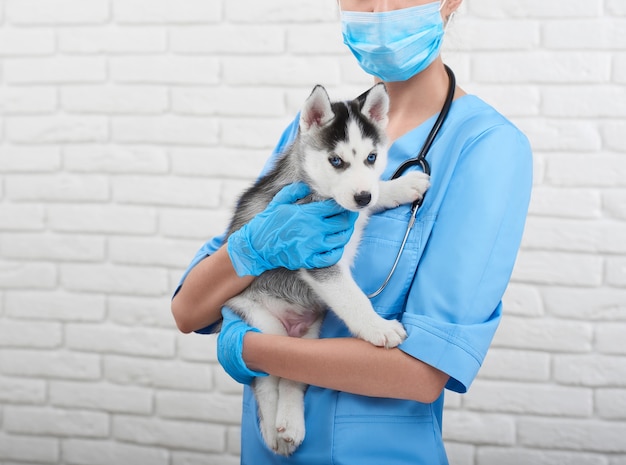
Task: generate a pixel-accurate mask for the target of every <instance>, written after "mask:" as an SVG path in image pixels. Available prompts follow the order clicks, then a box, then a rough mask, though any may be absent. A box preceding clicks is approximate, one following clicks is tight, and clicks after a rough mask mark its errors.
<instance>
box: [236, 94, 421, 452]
mask: <svg viewBox="0 0 626 465" xmlns="http://www.w3.org/2000/svg"><path fill="white" fill-rule="evenodd" d="M388 110H389V97H388V95H387V91H386V89H385V86H384V84H382V83H381V84H377V85H375V86H374V87H372V88H371V89H370V90H369V91H367V92H366V93H365V94H363V95H361V96H360V97H359V98H357V99H355V100H352V101H348V102H331V101H330V99H329V97H328V94H327V92H326V90H325V89H324V88H323V87H322V86H319V85H318V86H316V87H315V88H314V89H313V92H312V93H311V95H310V96H309V98H308V99H307V100H306V102H305V104H304V107H303V109H302V111H301V114H300V125H299V131H298V134H297V136H296V138H295V140H294V142H293V144H292V145H291V146H290V147H289V149H288V150H287V151H286V152H285V153H284V154H283V155H282V156H281V157H280V158H279V159H278V160H277V162H276V165H275V167H274V168H273V169H272V170H271V171H270V172H269V173H268V174H267V175H265V176H263V177H261V178H260V179H259V180H258V181H257V182H256V183H255V184H254V185H253V186H252V187H251V188H250V189H248V190H247V191H246V192H245V193H244V194H243V195H242V196H241V198H240V199H239V202H238V204H237V207H236V210H235V214H234V217H233V219H232V222H231V224H230V227H229V231H228V235H230V234H232V233H233V232H234V231H237V230H238V229H239V228H241V227H242V226H243V225H244V224H246V223H247V222H248V221H250V220H251V219H252V218H253V217H254V216H255V215H256V214H258V213H260V212H262V211H263V210H264V209H265V207H266V206H267V205H268V204H269V203H270V201H271V200H272V198H273V197H274V195H276V193H278V191H280V190H281V189H282V188H283V187H284V186H285V185H287V184H290V183H293V182H297V181H301V182H304V183H306V184H308V185H309V186H310V187H311V190H312V192H313V194H312V195H310V196H309V197H308V198H307V199H306V200H305V201H315V200H322V199H329V198H331V199H334V200H335V201H336V202H337V203H338V204H339V205H341V206H342V207H344V208H346V209H348V210H352V211H358V212H360V214H359V217H358V219H357V222H356V224H355V228H354V233H353V235H352V237H351V239H350V241H349V243H348V244H347V245H346V247H345V248H344V253H343V256H342V258H341V260H340V261H339V263H337V264H336V265H334V266H331V267H328V268H323V269H315V270H305V269H302V270H296V271H290V270H287V269H284V268H280V269H275V270H269V271H266V272H264V273H263V274H261V275H260V276H258V277H257V278H256V279H255V280H254V282H253V283H252V284H251V285H250V286H249V287H248V288H247V289H246V290H244V291H243V292H242V293H241V294H239V295H237V296H236V297H233V298H232V299H230V300H229V301H228V302H227V303H226V305H227V306H229V307H230V308H232V309H233V310H234V311H235V312H236V313H238V314H239V315H240V316H241V317H242V318H243V319H244V320H246V321H247V322H248V323H249V324H251V325H252V326H255V327H257V328H259V329H260V330H261V331H263V332H266V333H271V334H281V335H289V336H297V337H308V338H316V337H318V334H319V329H320V326H321V322H322V317H323V315H324V312H325V311H326V309H327V308H330V309H331V310H332V311H334V312H335V313H336V314H337V316H339V317H340V318H341V319H342V320H343V321H344V322H345V324H346V325H347V327H348V329H349V330H350V331H351V332H352V333H353V334H354V335H355V336H356V337H359V338H362V339H364V340H366V341H369V342H371V343H372V344H374V345H376V346H382V347H387V348H390V347H395V346H397V345H398V344H400V343H401V342H402V341H403V340H404V338H405V337H406V333H405V331H404V328H403V326H402V324H401V323H400V322H399V321H396V320H391V321H389V320H386V319H384V318H382V317H380V316H379V315H378V314H377V313H376V312H375V311H374V308H373V307H372V304H371V303H370V301H369V299H368V298H367V296H366V295H365V294H364V293H363V292H362V291H361V289H360V288H359V287H358V286H357V284H356V283H355V282H354V280H353V278H352V275H351V272H350V266H351V264H352V262H353V259H354V256H355V254H356V252H357V246H358V243H359V240H360V236H361V232H362V230H363V227H364V226H365V224H366V222H367V219H368V217H369V215H370V214H371V213H372V212H375V211H380V210H384V209H388V208H394V207H397V206H398V205H401V204H405V203H409V202H413V201H415V200H417V199H418V198H421V197H422V196H423V195H424V192H425V191H426V189H427V188H428V186H429V182H428V176H427V175H425V174H423V173H421V172H411V173H408V174H407V175H405V176H402V177H400V178H398V179H396V180H393V181H381V180H380V176H381V174H382V172H383V170H384V169H385V165H386V162H387V139H386V135H385V129H386V126H387V112H388ZM252 389H253V391H254V394H255V396H256V399H257V403H258V406H259V418H260V428H261V433H262V435H263V438H264V440H265V442H266V443H267V445H268V447H269V448H271V449H272V450H274V451H275V452H276V453H278V454H281V455H285V456H287V455H290V454H292V453H293V452H294V451H295V450H296V448H297V447H298V446H299V445H300V443H301V442H302V440H303V439H304V435H305V426H304V402H303V396H304V391H305V389H306V386H305V385H303V384H301V383H296V382H294V381H290V380H287V379H280V378H277V377H274V376H267V377H259V378H256V379H255V381H254V382H253V385H252Z"/></svg>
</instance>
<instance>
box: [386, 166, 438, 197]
mask: <svg viewBox="0 0 626 465" xmlns="http://www.w3.org/2000/svg"><path fill="white" fill-rule="evenodd" d="M394 181H398V182H399V185H400V187H401V188H402V189H403V194H404V195H406V196H407V197H406V198H407V199H408V200H406V201H405V202H403V203H409V202H415V201H416V200H419V199H421V198H422V197H424V193H425V192H426V190H428V188H429V187H430V176H428V175H427V174H425V173H422V172H421V171H411V172H410V173H407V174H405V175H404V176H401V177H399V178H398V179H395V180H394Z"/></svg>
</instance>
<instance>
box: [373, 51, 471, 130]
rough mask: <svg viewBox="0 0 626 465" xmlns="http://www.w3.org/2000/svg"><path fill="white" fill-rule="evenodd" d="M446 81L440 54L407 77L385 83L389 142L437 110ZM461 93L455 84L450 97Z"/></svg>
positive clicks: (446, 88) (444, 92)
mask: <svg viewBox="0 0 626 465" xmlns="http://www.w3.org/2000/svg"><path fill="white" fill-rule="evenodd" d="M449 83H450V80H449V77H448V74H447V72H446V69H445V67H444V65H443V62H442V61H441V58H437V59H436V60H435V61H434V62H433V63H432V64H431V65H430V66H429V67H428V68H426V69H425V70H424V71H422V72H421V73H419V74H417V75H415V76H413V77H412V78H411V79H409V80H407V81H401V82H387V83H385V85H386V87H387V92H388V93H389V99H390V107H389V125H388V127H387V135H388V137H389V140H390V141H391V142H393V141H394V140H396V139H397V138H399V137H400V136H402V135H403V134H405V133H407V132H408V131H411V130H412V129H414V128H415V127H417V126H419V125H420V124H422V123H423V122H424V121H426V120H427V119H429V118H430V117H431V116H433V115H435V114H437V113H439V112H440V111H441V107H442V106H443V104H444V102H445V100H446V96H447V95H448V86H449ZM462 95H465V92H464V91H463V90H462V89H460V88H459V87H457V88H456V90H455V95H454V98H455V99H456V98H458V97H460V96H462Z"/></svg>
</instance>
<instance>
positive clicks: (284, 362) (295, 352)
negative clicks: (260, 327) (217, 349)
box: [243, 332, 448, 403]
mask: <svg viewBox="0 0 626 465" xmlns="http://www.w3.org/2000/svg"><path fill="white" fill-rule="evenodd" d="M243 357H244V360H245V362H246V365H247V366H248V367H249V368H250V369H251V370H255V371H264V372H266V373H269V374H271V375H275V376H279V377H282V378H288V379H292V380H295V381H299V382H303V383H306V384H312V385H315V386H320V387H324V388H328V389H335V390H338V391H344V392H351V393H353V394H360V395H366V396H371V397H390V398H397V399H410V400H416V401H419V402H426V403H430V402H434V401H435V400H436V399H437V398H438V397H439V395H440V394H441V391H442V389H443V388H444V386H445V384H446V382H447V381H448V375H446V374H445V373H443V372H441V371H439V370H437V369H436V368H433V367H432V366H430V365H427V364H425V363H423V362H421V361H420V360H417V359H415V358H413V357H411V356H410V355H407V354H406V353H404V352H402V351H401V350H400V349H397V348H396V349H384V348H381V347H376V346H374V345H372V344H370V343H369V342H366V341H363V340H361V339H355V338H335V339H300V338H292V337H287V336H275V335H271V334H262V333H253V332H249V333H247V334H246V336H245V339H244V348H243Z"/></svg>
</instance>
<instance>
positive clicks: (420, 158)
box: [367, 65, 456, 299]
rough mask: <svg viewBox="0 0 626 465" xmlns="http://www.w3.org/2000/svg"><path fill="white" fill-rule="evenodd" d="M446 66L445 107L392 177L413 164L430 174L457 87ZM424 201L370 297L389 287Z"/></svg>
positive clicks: (413, 208)
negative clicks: (431, 152)
mask: <svg viewBox="0 0 626 465" xmlns="http://www.w3.org/2000/svg"><path fill="white" fill-rule="evenodd" d="M444 66H445V68H446V72H447V73H448V78H449V84H448V95H447V96H446V101H445V102H444V104H443V107H442V108H441V112H440V113H439V116H438V117H437V121H435V124H433V127H432V129H431V130H430V133H429V134H428V137H426V140H425V141H424V145H423V146H422V149H421V150H420V151H419V153H418V154H417V156H416V157H413V158H410V159H408V160H406V161H405V162H404V163H402V164H401V165H400V166H399V167H398V169H397V170H396V171H395V172H394V173H393V175H392V176H391V179H396V178H398V177H400V176H401V175H402V174H403V173H404V172H405V171H406V170H407V169H409V168H411V167H412V166H417V165H419V166H420V167H421V168H422V171H423V172H424V173H426V174H427V175H429V176H430V164H429V163H428V160H426V155H427V154H428V151H429V150H430V147H431V145H433V142H434V141H435V138H436V137H437V134H439V130H440V129H441V126H442V125H443V122H444V121H445V120H446V118H447V116H448V113H450V107H451V106H452V100H453V99H454V91H455V89H456V78H455V76H454V73H453V72H452V70H451V69H450V68H449V67H448V66H447V65H444ZM423 201H424V197H422V198H421V199H419V200H416V201H415V202H413V205H412V206H411V217H410V218H409V223H408V225H407V228H406V232H405V233H404V238H403V239H402V243H401V244H400V250H398V254H397V255H396V259H395V260H394V262H393V265H392V267H391V270H390V271H389V274H388V275H387V277H386V278H385V281H383V283H382V285H381V286H380V287H379V288H378V289H377V290H376V291H374V292H372V293H371V294H369V295H368V296H367V297H369V298H370V299H372V298H374V297H376V296H377V295H379V294H380V293H381V292H383V290H385V288H386V287H387V284H389V281H390V280H391V277H392V276H393V274H394V273H395V271H396V268H397V267H398V263H399V262H400V257H402V252H404V247H405V246H406V242H407V240H408V239H409V234H410V233H411V229H412V228H413V225H414V224H415V218H416V216H417V210H418V209H419V208H420V207H421V206H422V202H423Z"/></svg>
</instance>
